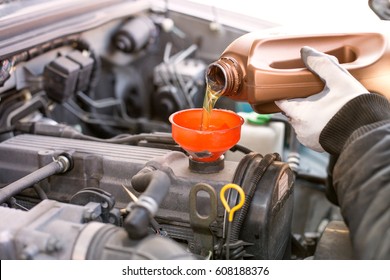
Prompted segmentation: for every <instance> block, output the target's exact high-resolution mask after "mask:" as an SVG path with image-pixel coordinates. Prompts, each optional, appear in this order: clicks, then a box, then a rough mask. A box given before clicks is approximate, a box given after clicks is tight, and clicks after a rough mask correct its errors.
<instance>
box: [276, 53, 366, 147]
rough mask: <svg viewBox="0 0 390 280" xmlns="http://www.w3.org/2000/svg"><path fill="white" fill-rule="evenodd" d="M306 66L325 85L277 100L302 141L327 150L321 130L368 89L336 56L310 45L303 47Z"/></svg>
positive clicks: (307, 144) (308, 145)
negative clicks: (300, 95)
mask: <svg viewBox="0 0 390 280" xmlns="http://www.w3.org/2000/svg"><path fill="white" fill-rule="evenodd" d="M301 58H302V60H303V62H304V63H305V65H306V67H307V68H308V69H309V70H310V71H311V72H313V73H314V74H316V75H318V76H319V78H320V79H321V80H322V81H323V82H324V83H325V87H324V89H323V90H322V91H321V92H320V93H317V94H315V95H312V96H309V97H307V98H296V99H290V100H280V101H275V103H276V105H277V106H278V107H279V108H280V109H281V110H282V111H283V112H284V113H285V114H286V116H287V117H288V118H289V121H290V123H291V125H292V126H293V128H294V130H295V132H296V134H297V138H298V140H299V142H301V143H302V144H303V145H305V146H306V147H308V148H311V149H313V150H315V151H318V152H324V149H323V148H322V147H321V145H320V143H319V138H320V134H321V131H322V130H323V128H324V127H325V125H326V124H327V123H328V122H329V120H330V119H331V118H332V117H333V116H334V115H335V114H336V113H337V112H338V111H339V110H340V109H341V107H343V106H344V105H345V104H346V103H347V102H348V101H350V100H351V99H353V98H355V97H357V96H359V95H361V94H364V93H368V91H367V89H365V87H364V86H363V85H362V84H360V82H358V81H357V80H356V79H355V78H354V77H353V76H352V75H351V74H350V73H349V72H348V71H347V70H345V69H344V68H342V67H341V66H340V64H339V63H338V60H337V58H336V57H334V56H330V55H327V54H324V53H321V52H319V51H317V50H315V49H313V48H310V47H303V48H302V49H301Z"/></svg>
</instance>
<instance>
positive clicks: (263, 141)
mask: <svg viewBox="0 0 390 280" xmlns="http://www.w3.org/2000/svg"><path fill="white" fill-rule="evenodd" d="M238 114H239V115H240V116H241V117H242V118H243V119H244V120H245V122H244V124H243V126H242V127H241V138H240V141H239V142H238V144H240V145H242V146H244V147H246V148H248V149H250V150H252V151H254V152H258V153H260V154H262V155H266V154H269V153H275V152H276V153H278V154H279V155H281V156H283V145H284V130H285V126H284V124H283V123H281V122H272V121H270V119H271V116H270V115H261V114H257V113H256V112H239V113H238ZM243 156H244V154H243V153H241V152H239V151H235V152H231V151H228V152H226V154H225V157H226V159H227V160H231V161H240V160H241V159H242V158H243Z"/></svg>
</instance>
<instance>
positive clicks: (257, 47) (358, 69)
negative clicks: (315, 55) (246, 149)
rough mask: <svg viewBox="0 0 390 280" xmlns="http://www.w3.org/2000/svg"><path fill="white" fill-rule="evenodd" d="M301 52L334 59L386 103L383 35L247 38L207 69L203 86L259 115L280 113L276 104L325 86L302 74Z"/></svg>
mask: <svg viewBox="0 0 390 280" xmlns="http://www.w3.org/2000/svg"><path fill="white" fill-rule="evenodd" d="M388 32H390V30H388ZM303 46H310V47H313V48H315V49H317V50H319V51H322V52H324V53H327V54H330V55H333V56H335V57H336V58H337V59H338V60H339V63H340V64H342V66H343V67H345V68H346V69H347V70H348V71H349V72H350V73H351V74H352V75H353V76H354V77H355V78H356V79H357V80H359V81H360V82H361V83H362V84H363V85H364V86H365V87H366V88H367V89H368V90H369V91H370V92H376V93H379V94H382V95H386V94H387V95H388V96H387V97H390V83H389V82H388V81H390V66H389V65H390V47H389V40H388V35H386V34H384V33H381V32H351V33H320V34H317V35H312V34H310V35H294V34H289V35H273V36H265V35H264V34H262V33H256V32H252V33H248V34H245V35H243V36H241V37H239V38H238V39H236V40H235V41H233V42H232V43H231V44H230V45H229V46H228V47H227V48H226V49H225V51H224V52H223V53H222V54H221V56H220V58H219V59H218V60H217V61H215V62H213V63H211V64H210V65H209V67H208V69H207V73H206V81H207V83H208V84H209V85H212V88H211V90H214V91H217V92H219V94H220V95H224V96H228V97H229V98H231V99H233V100H236V101H245V102H248V103H249V104H251V106H252V108H253V110H254V111H255V112H257V113H263V114H267V113H275V112H279V111H280V109H279V108H278V107H277V106H276V105H275V103H274V101H275V100H281V99H290V98H298V97H307V96H309V95H313V94H316V93H318V92H320V91H321V90H322V88H323V86H324V84H323V82H322V81H321V80H320V79H319V78H318V77H317V76H316V75H314V74H312V73H311V72H310V71H309V70H307V69H306V68H305V66H304V64H303V62H302V60H301V58H300V49H301V48H302V47H303Z"/></svg>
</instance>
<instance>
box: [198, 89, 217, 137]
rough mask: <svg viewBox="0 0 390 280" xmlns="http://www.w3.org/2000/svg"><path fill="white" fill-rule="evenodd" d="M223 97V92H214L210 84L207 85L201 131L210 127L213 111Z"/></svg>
mask: <svg viewBox="0 0 390 280" xmlns="http://www.w3.org/2000/svg"><path fill="white" fill-rule="evenodd" d="M220 96H221V91H214V90H213V89H212V86H211V84H210V83H207V86H206V93H205V96H204V100H203V111H202V121H201V124H200V130H208V129H209V126H210V118H211V111H212V110H213V108H214V106H215V103H216V102H217V100H218V98H219V97H220Z"/></svg>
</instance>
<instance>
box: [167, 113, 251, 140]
mask: <svg viewBox="0 0 390 280" xmlns="http://www.w3.org/2000/svg"><path fill="white" fill-rule="evenodd" d="M202 110H203V109H202V108H190V109H184V110H180V111H177V112H175V113H173V114H171V115H170V116H169V122H170V123H171V124H172V125H175V126H177V127H180V128H181V129H183V130H187V131H197V132H199V133H201V134H211V133H223V132H226V131H230V130H233V129H237V128H240V127H241V126H242V125H243V124H244V123H245V119H244V118H243V117H242V116H240V115H238V114H237V113H236V112H234V111H232V110H228V109H213V111H217V112H225V113H228V114H231V115H235V116H237V118H238V119H239V120H240V122H239V123H238V124H237V125H235V126H232V127H229V128H225V129H219V130H201V129H200V124H199V129H195V130H194V129H193V128H188V127H185V126H182V125H179V124H177V123H175V122H174V121H173V118H174V117H175V116H176V115H178V114H180V113H183V112H188V111H202Z"/></svg>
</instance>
